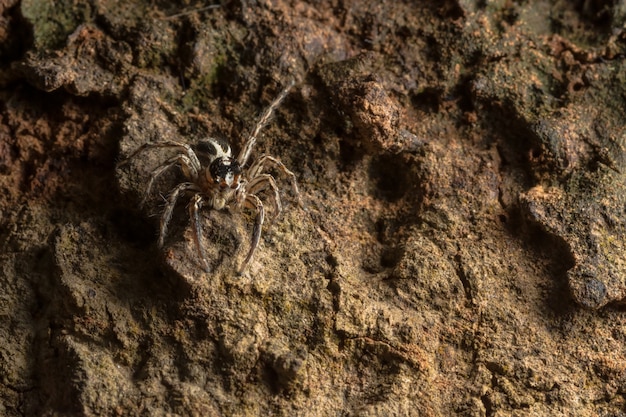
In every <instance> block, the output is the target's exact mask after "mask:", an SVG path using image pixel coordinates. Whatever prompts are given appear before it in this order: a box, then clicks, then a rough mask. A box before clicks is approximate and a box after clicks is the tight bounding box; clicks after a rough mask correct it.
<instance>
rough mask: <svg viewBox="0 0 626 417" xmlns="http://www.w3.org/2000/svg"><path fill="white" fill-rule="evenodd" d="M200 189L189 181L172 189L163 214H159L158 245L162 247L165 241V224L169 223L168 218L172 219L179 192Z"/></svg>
mask: <svg viewBox="0 0 626 417" xmlns="http://www.w3.org/2000/svg"><path fill="white" fill-rule="evenodd" d="M188 190H192V191H200V189H199V188H198V187H197V186H196V185H195V184H193V183H191V182H183V183H182V184H178V185H177V186H176V188H174V190H173V191H172V193H171V194H170V196H169V197H168V198H167V202H166V204H165V209H164V210H163V214H162V215H161V232H160V233H159V242H158V245H159V247H160V248H161V247H163V243H164V242H165V235H166V234H167V226H168V225H169V224H170V220H172V213H173V212H174V206H176V201H177V200H178V197H179V196H180V193H182V192H184V191H188Z"/></svg>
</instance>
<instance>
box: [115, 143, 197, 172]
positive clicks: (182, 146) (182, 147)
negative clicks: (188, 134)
mask: <svg viewBox="0 0 626 417" xmlns="http://www.w3.org/2000/svg"><path fill="white" fill-rule="evenodd" d="M152 148H173V149H178V150H179V151H181V153H182V154H184V155H186V156H187V157H188V158H189V160H190V161H191V163H190V166H193V167H194V168H195V170H196V172H198V171H200V170H201V169H202V165H200V161H199V160H198V157H197V156H196V153H195V152H194V151H193V149H191V146H189V145H188V144H186V143H182V142H177V141H175V140H165V141H163V142H149V143H144V144H143V145H141V146H140V147H138V148H137V149H135V151H134V152H133V153H131V154H130V155H129V156H128V158H126V159H124V160H123V161H121V162H120V163H119V164H118V165H117V166H118V167H122V166H124V165H126V164H128V162H129V161H130V160H131V159H133V158H134V157H136V156H137V155H139V154H140V153H142V152H143V151H145V150H147V149H152Z"/></svg>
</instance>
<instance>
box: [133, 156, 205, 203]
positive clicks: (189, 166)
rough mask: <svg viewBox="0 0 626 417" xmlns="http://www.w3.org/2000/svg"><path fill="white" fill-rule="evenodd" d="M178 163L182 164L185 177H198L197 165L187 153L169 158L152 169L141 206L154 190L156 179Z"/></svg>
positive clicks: (190, 178)
mask: <svg viewBox="0 0 626 417" xmlns="http://www.w3.org/2000/svg"><path fill="white" fill-rule="evenodd" d="M176 164H179V165H180V167H181V169H182V170H183V173H184V174H185V177H187V178H188V179H189V180H192V181H193V180H195V179H196V178H197V177H198V171H197V170H196V167H195V166H194V165H193V162H192V161H191V160H190V159H189V157H188V156H187V155H184V154H178V155H176V156H174V157H172V158H170V159H168V160H167V161H165V162H164V163H163V164H161V165H159V166H158V167H156V168H155V169H154V170H152V172H151V173H150V180H148V186H147V187H146V191H144V194H143V198H142V199H141V203H140V205H141V206H143V205H144V204H145V203H146V200H147V199H148V196H149V195H150V191H151V190H152V185H153V184H154V181H155V180H156V179H157V178H158V177H159V176H160V175H162V174H163V173H164V172H165V171H167V170H168V169H170V168H171V167H173V166H174V165H176Z"/></svg>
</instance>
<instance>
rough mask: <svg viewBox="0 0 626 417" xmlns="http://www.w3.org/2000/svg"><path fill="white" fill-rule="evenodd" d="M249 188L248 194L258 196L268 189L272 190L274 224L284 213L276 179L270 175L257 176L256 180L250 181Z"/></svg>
mask: <svg viewBox="0 0 626 417" xmlns="http://www.w3.org/2000/svg"><path fill="white" fill-rule="evenodd" d="M247 188H248V191H247V192H248V193H249V194H258V193H259V192H260V191H263V190H266V189H267V188H270V189H271V190H272V192H273V193H274V195H273V198H272V206H273V209H274V212H273V213H272V220H271V222H273V221H274V220H275V219H276V218H277V217H278V216H279V215H280V213H281V212H282V211H283V206H282V203H281V201H280V194H279V192H278V186H277V185H276V181H275V180H274V177H272V176H271V175H269V174H260V175H257V176H256V177H255V178H253V179H252V180H250V182H249V183H248V187H247Z"/></svg>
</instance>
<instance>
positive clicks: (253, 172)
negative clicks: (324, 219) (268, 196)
mask: <svg viewBox="0 0 626 417" xmlns="http://www.w3.org/2000/svg"><path fill="white" fill-rule="evenodd" d="M269 164H273V165H274V166H275V167H277V168H278V169H280V170H281V171H282V172H283V173H284V174H285V175H287V176H288V177H289V179H290V181H291V188H292V190H293V193H294V194H295V195H296V198H297V199H298V204H299V205H300V207H302V208H304V202H303V201H302V197H301V196H300V190H299V189H298V182H297V181H296V175H295V174H294V173H293V172H292V171H290V170H289V169H288V168H287V167H286V166H285V164H283V163H282V162H280V161H279V160H278V159H276V158H274V157H273V156H271V155H267V154H263V155H261V156H260V157H259V159H257V160H256V161H255V162H254V163H253V164H252V166H250V169H249V170H248V176H249V178H253V179H254V178H255V177H258V176H260V175H261V172H262V171H263V168H265V167H266V166H267V165H269Z"/></svg>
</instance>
